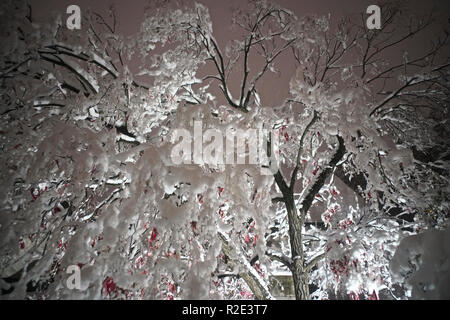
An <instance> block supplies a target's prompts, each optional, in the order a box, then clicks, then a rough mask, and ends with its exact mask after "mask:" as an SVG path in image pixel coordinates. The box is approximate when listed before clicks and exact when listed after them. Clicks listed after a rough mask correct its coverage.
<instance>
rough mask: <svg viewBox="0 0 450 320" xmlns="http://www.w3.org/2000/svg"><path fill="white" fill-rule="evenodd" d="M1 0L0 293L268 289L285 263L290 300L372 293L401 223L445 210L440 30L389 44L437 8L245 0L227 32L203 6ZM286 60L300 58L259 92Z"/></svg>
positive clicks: (402, 230)
mask: <svg viewBox="0 0 450 320" xmlns="http://www.w3.org/2000/svg"><path fill="white" fill-rule="evenodd" d="M1 13H2V16H4V17H8V18H5V19H3V18H2V19H1V21H2V23H3V24H4V25H2V29H1V30H2V31H1V32H2V33H3V34H2V38H3V39H7V41H6V40H5V41H2V42H4V43H5V45H4V46H3V47H2V48H1V50H2V56H3V57H4V58H3V59H2V61H1V66H0V69H1V73H0V79H1V95H2V111H1V120H0V121H1V123H2V129H1V130H2V131H1V134H2V137H1V147H2V149H3V152H2V155H1V157H2V159H1V160H2V163H3V165H2V183H1V188H2V192H1V197H2V198H1V201H2V206H1V218H0V219H1V220H0V228H1V233H0V239H1V244H0V250H1V262H0V263H1V265H0V268H1V278H2V280H1V285H2V293H3V294H5V296H6V297H12V298H31V299H35V298H79V299H81V298H91V299H99V298H124V299H140V298H145V299H174V298H191V299H192V298H194V299H198V298H203V299H209V298H213V299H214V298H219V299H221V298H227V299H229V298H233V299H237V298H244V299H248V298H256V299H271V298H272V296H271V294H270V290H269V285H268V283H269V277H270V275H271V274H272V273H273V272H275V271H276V270H280V269H285V270H289V271H290V272H291V273H292V276H293V282H294V288H295V295H296V298H297V299H310V298H321V299H324V298H330V296H329V295H330V293H333V292H334V293H346V294H349V295H350V297H351V298H359V297H360V296H362V297H364V298H375V299H378V298H379V292H380V290H382V289H386V290H387V291H388V292H392V290H393V286H394V284H393V281H392V280H391V275H390V271H389V263H390V261H391V259H392V257H393V256H394V253H395V250H396V248H397V246H398V244H399V242H400V240H401V239H402V238H403V237H404V236H406V235H410V234H414V233H417V232H420V231H422V230H424V229H435V228H436V229H441V228H444V227H446V226H447V218H448V217H447V215H448V188H449V186H448V178H447V174H448V154H447V144H448V141H447V140H446V139H445V133H446V126H445V123H446V122H447V121H448V110H447V109H448V108H447V105H448V96H449V95H448V93H449V92H448V91H449V85H448V75H449V72H448V70H449V61H448V57H447V56H445V51H444V50H445V48H446V45H448V38H447V33H445V32H443V34H442V35H437V36H436V39H435V42H434V43H433V44H432V45H431V46H430V47H428V48H425V49H424V50H423V52H420V53H419V54H418V56H409V55H408V54H407V53H406V51H405V54H404V55H403V56H401V57H398V59H394V58H392V57H391V55H392V52H391V53H389V52H390V51H391V50H396V48H401V46H403V45H404V44H405V43H406V44H407V43H408V41H410V40H411V38H413V37H414V36H415V35H416V34H420V33H421V32H422V31H423V30H426V29H427V28H428V27H430V25H432V23H433V17H432V16H425V17H419V18H411V17H410V16H409V15H408V13H407V12H405V10H400V8H399V7H396V6H395V5H392V4H389V5H386V6H383V7H382V13H383V19H382V29H381V30H367V29H366V27H365V24H364V23H362V22H360V20H358V19H356V18H354V17H347V18H345V19H343V20H340V21H337V22H334V21H333V20H332V19H331V17H330V16H326V17H297V16H295V15H294V13H293V12H291V11H289V10H286V9H284V8H282V7H280V6H279V5H277V4H272V3H269V2H266V1H250V2H249V3H248V7H246V8H243V9H239V10H236V11H235V13H234V15H233V19H232V23H233V25H234V28H235V29H234V33H235V34H236V39H234V40H233V41H232V42H230V43H229V44H228V45H226V46H223V45H222V44H221V43H219V42H218V41H217V40H216V39H215V37H214V30H213V25H214V24H213V21H211V18H210V16H209V13H208V9H207V8H206V7H205V6H204V5H201V4H194V5H179V4H172V3H169V4H167V3H164V4H162V3H161V4H159V3H156V4H154V6H152V7H151V8H149V9H148V10H147V11H146V14H145V20H144V22H143V23H142V28H141V31H140V33H139V34H137V35H135V36H134V37H132V38H125V37H123V36H121V35H120V34H118V33H117V32H116V24H117V22H116V15H117V13H116V12H115V10H114V8H111V9H110V11H109V15H108V16H106V15H100V14H98V13H95V12H86V13H85V14H83V23H82V24H83V26H88V27H86V28H82V29H81V30H79V31H76V32H73V31H71V30H67V29H66V28H65V27H64V25H63V24H62V22H61V18H59V19H56V20H51V21H50V22H49V23H48V24H46V25H40V24H36V23H34V22H33V17H32V14H31V8H30V7H29V6H27V5H26V4H22V3H16V2H13V1H11V2H10V1H6V2H5V3H2V5H1ZM132 59H133V60H134V61H141V62H142V63H141V69H140V70H139V71H138V72H132V71H130V69H129V68H128V66H127V64H128V63H129V61H130V60H132ZM280 59H290V60H291V65H292V69H295V70H296V72H294V74H293V76H292V79H291V81H290V88H289V89H290V90H289V94H288V96H286V98H285V100H284V101H283V102H282V103H281V104H280V105H278V106H268V105H265V101H264V96H265V94H266V93H265V92H262V91H261V90H262V89H261V87H262V86H261V83H262V82H264V81H268V79H271V78H274V77H275V78H276V77H278V75H279V71H278V69H277V62H278V61H279V60H280ZM236 78H238V79H239V80H238V82H237V83H236ZM138 79H139V80H138ZM236 84H238V85H236ZM236 88H237V89H236ZM217 89H219V90H217ZM196 129H199V130H200V131H201V135H200V136H196V133H195V132H196V131H195V130H196ZM252 129H255V132H256V131H258V132H269V134H268V135H265V136H264V137H261V136H260V135H259V136H258V135H252V134H247V136H245V134H244V136H242V134H243V132H244V133H245V132H247V133H249V132H251V130H252ZM189 134H191V136H193V138H194V139H193V143H191V141H190V140H186V141H185V139H186V137H187V135H189ZM180 136H182V137H183V140H180V139H179V138H180ZM235 138H236V139H237V140H236V141H237V144H239V139H243V138H246V140H243V141H244V148H243V149H242V150H238V152H237V158H235V153H236V152H235V151H236V150H235V148H234V141H235ZM232 141H233V142H232ZM231 142H232V143H231ZM276 142H278V143H276ZM230 145H232V146H233V148H231V149H229V148H228V146H230ZM266 145H267V146H266ZM180 146H184V147H186V148H185V149H183V151H186V150H187V151H188V152H183V156H182V157H179V156H180V153H178V152H175V151H174V150H179V148H180ZM262 146H264V148H261V147H262ZM177 148H178V149H177ZM255 149H257V150H258V151H261V150H263V152H259V153H258V154H257V157H256V158H257V160H258V161H256V162H252V161H250V159H251V158H252V156H254V153H253V152H254V150H255ZM260 149H261V150H260ZM191 151H192V152H191ZM221 156H223V157H221ZM176 159H178V160H180V161H175V160H176ZM228 160H230V161H228ZM320 218H321V219H320ZM72 265H76V266H78V267H79V268H80V272H81V274H80V279H81V288H80V290H77V289H71V288H69V287H68V286H67V282H66V280H67V278H68V274H67V273H66V270H67V269H68V268H69V266H72ZM310 286H311V287H312V286H315V288H316V289H315V291H314V292H313V293H310ZM403 289H404V291H402V290H400V294H403V296H405V297H406V296H407V294H409V292H410V290H409V288H407V287H405V288H403ZM396 295H397V294H396Z"/></svg>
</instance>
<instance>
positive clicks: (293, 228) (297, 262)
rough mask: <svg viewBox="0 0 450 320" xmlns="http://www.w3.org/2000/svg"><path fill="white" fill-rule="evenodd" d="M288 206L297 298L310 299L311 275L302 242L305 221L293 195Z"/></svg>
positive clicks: (287, 203) (292, 266)
mask: <svg viewBox="0 0 450 320" xmlns="http://www.w3.org/2000/svg"><path fill="white" fill-rule="evenodd" d="M286 208H287V212H288V220H289V238H290V242H291V255H292V264H291V272H292V277H293V279H294V292H295V299H297V300H309V281H308V280H309V277H308V272H307V270H305V256H304V252H303V243H302V227H303V222H304V221H303V219H301V218H300V217H299V216H298V213H297V208H296V207H295V203H294V197H293V195H291V196H290V197H289V200H288V201H287V202H286Z"/></svg>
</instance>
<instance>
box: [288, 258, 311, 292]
mask: <svg viewBox="0 0 450 320" xmlns="http://www.w3.org/2000/svg"><path fill="white" fill-rule="evenodd" d="M292 276H293V279H294V292H295V299H297V300H309V274H308V272H307V271H306V270H304V268H303V266H302V265H300V264H299V263H297V264H296V263H294V264H293V266H292Z"/></svg>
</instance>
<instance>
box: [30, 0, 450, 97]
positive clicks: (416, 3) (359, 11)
mask: <svg viewBox="0 0 450 320" xmlns="http://www.w3.org/2000/svg"><path fill="white" fill-rule="evenodd" d="M163 2H166V1H164V0H159V1H158V2H157V1H152V0H132V1H123V0H97V1H89V0H77V1H72V0H32V1H31V3H32V7H33V20H34V21H35V22H37V23H46V21H48V17H49V16H51V15H54V14H61V15H62V17H63V21H65V18H66V17H68V15H67V14H66V8H67V7H68V6H69V5H71V4H76V5H78V6H79V7H80V8H81V12H83V10H86V9H88V8H90V9H91V10H93V11H95V12H98V13H101V14H103V15H104V16H107V13H108V8H110V6H111V5H113V6H114V7H115V9H116V12H117V19H118V25H117V28H118V33H120V34H122V35H124V36H133V35H134V34H137V33H138V32H139V30H140V27H141V23H142V21H143V18H144V11H145V8H147V9H148V8H151V7H154V6H155V5H156V6H157V5H158V4H157V3H163ZM178 2H180V1H179V0H178ZM197 2H200V3H203V4H204V5H206V6H207V7H208V9H209V12H210V15H211V19H212V22H213V30H214V36H215V38H216V39H217V40H218V42H219V45H220V46H221V48H222V50H223V49H224V48H225V46H226V44H227V43H228V42H229V41H230V40H233V39H236V38H238V37H239V36H238V35H237V34H236V31H235V30H234V31H233V30H232V29H231V13H232V10H233V8H239V7H245V5H246V1H243V0H226V1H223V0H200V1H197ZM274 2H276V3H279V4H280V5H281V6H283V7H285V8H287V9H289V10H291V11H293V12H294V13H295V14H296V15H297V17H302V16H305V15H311V14H313V15H328V14H331V17H332V18H333V19H334V21H336V20H338V19H340V18H342V17H345V16H349V15H358V16H361V15H363V16H364V17H365V18H367V17H368V15H367V14H366V13H365V12H366V9H367V7H368V6H369V5H371V4H376V3H377V1H374V0H343V1H336V0H276V1H274ZM184 3H185V4H187V5H192V4H193V3H194V1H191V0H185V1H184ZM402 3H403V4H404V8H406V10H408V11H409V12H410V13H411V14H413V15H419V16H420V15H424V14H427V13H429V12H431V11H433V12H434V14H435V15H436V19H437V20H438V21H439V23H440V24H436V25H434V26H433V27H431V28H429V29H427V30H426V31H425V32H422V33H421V34H420V35H418V36H416V37H414V38H412V39H411V40H409V41H407V42H405V44H404V45H403V48H402V50H401V51H400V50H399V47H398V46H396V49H395V50H391V51H390V52H389V51H386V54H387V55H389V56H390V58H392V59H398V58H400V59H401V57H402V55H403V50H405V51H408V53H409V54H411V55H414V53H420V52H423V50H424V49H426V48H427V46H429V43H430V39H431V38H433V37H432V35H435V34H437V33H439V31H442V27H441V26H442V24H443V23H446V22H447V20H448V12H450V1H442V0H430V1H422V0H413V1H412V0H408V1H403V2H402ZM74 32H76V31H74ZM293 62H294V60H293V59H292V55H291V54H290V52H286V53H284V56H281V57H280V58H279V59H278V61H277V62H276V65H277V68H278V69H279V71H280V73H279V74H278V75H273V74H271V75H270V76H264V77H263V78H262V81H261V82H260V83H259V85H258V88H259V92H260V94H261V100H262V104H263V105H264V106H277V105H280V104H281V103H282V102H283V100H284V99H285V98H286V95H287V93H288V91H289V80H290V79H291V77H292V75H293V73H294V72H295V67H294V68H293ZM128 66H129V67H130V69H131V70H132V71H133V72H137V71H138V68H139V66H140V61H130V62H129V63H128ZM250 68H251V66H250ZM255 69H257V68H254V70H255ZM208 70H211V71H214V70H213V69H212V68H211V69H208V66H206V69H205V68H204V69H202V70H201V72H205V73H206V72H208ZM236 70H237V71H238V72H235V75H234V76H235V78H233V76H232V77H231V79H233V80H234V79H235V80H236V81H230V84H231V85H230V89H231V92H237V91H236V90H238V89H239V84H240V81H241V77H242V75H241V70H240V69H239V68H236ZM251 71H252V70H251ZM143 81H144V82H145V81H146V79H143ZM233 84H234V86H233ZM212 92H213V93H215V94H216V96H219V100H218V101H219V102H220V103H225V101H224V100H223V101H222V100H221V99H220V98H221V96H222V95H221V94H219V92H220V91H219V89H218V88H217V86H215V88H214V89H213V91H212Z"/></svg>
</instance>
